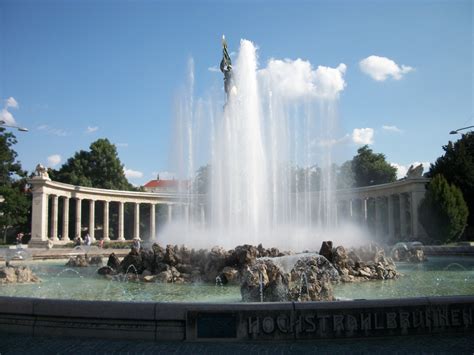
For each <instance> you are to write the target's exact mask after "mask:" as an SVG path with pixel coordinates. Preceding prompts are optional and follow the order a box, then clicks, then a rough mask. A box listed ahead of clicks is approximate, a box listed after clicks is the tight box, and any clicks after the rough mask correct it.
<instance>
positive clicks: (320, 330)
mask: <svg viewBox="0 0 474 355" xmlns="http://www.w3.org/2000/svg"><path fill="white" fill-rule="evenodd" d="M220 68H221V70H222V72H223V74H224V91H225V94H226V100H225V104H224V105H222V103H221V102H219V100H209V102H204V101H203V100H201V99H195V98H194V96H193V85H192V82H193V81H194V74H193V73H192V71H191V74H190V78H191V80H190V81H191V84H190V87H189V90H187V94H186V95H184V97H183V100H182V102H181V103H180V105H179V109H178V112H177V127H179V128H180V129H181V131H180V134H179V135H178V136H179V137H180V140H179V144H178V145H179V147H178V148H177V151H178V153H179V154H178V157H177V159H176V160H177V161H178V163H179V165H180V167H179V169H178V173H179V175H180V177H181V178H186V179H190V178H192V177H193V176H194V170H195V168H196V167H197V166H199V165H200V164H199V161H200V160H199V159H202V156H203V155H205V154H203V152H202V151H201V150H199V149H198V147H200V146H203V147H209V151H208V153H209V154H208V156H207V157H206V159H208V160H205V161H206V162H207V161H210V165H211V170H210V181H209V186H208V189H209V193H208V194H207V197H206V198H207V201H205V202H206V203H204V204H203V201H202V198H201V197H199V196H198V195H196V192H197V190H196V186H195V184H194V183H191V184H190V186H189V188H187V189H186V191H183V192H184V193H186V194H188V197H189V200H190V201H191V208H190V209H186V212H185V215H186V217H189V218H185V220H188V219H189V220H190V223H189V224H188V223H183V221H177V222H175V223H171V224H170V225H169V226H168V227H167V228H166V229H165V230H163V231H162V232H161V233H160V235H159V242H160V244H161V245H166V244H170V245H168V246H166V247H165V248H164V247H162V246H160V245H157V244H155V245H153V246H152V249H151V250H142V251H139V250H136V249H134V250H132V252H131V253H130V254H129V255H127V256H126V257H125V258H124V260H122V261H120V260H118V258H117V257H116V256H115V255H111V256H110V257H109V261H108V263H107V266H104V267H102V268H100V269H98V270H97V268H96V266H87V265H84V267H82V268H77V271H76V272H74V273H71V272H69V271H67V272H66V271H64V272H62V271H61V270H64V263H63V262H62V263H61V264H59V263H58V262H56V263H51V264H48V263H45V265H43V267H38V266H35V268H37V269H35V271H37V272H38V274H39V276H40V278H41V279H42V280H43V282H42V283H41V284H35V285H24V286H25V287H23V288H21V287H16V288H6V287H2V288H0V293H1V295H2V296H16V297H18V298H3V297H1V296H0V300H1V301H3V300H5V302H3V303H2V302H0V320H2V321H3V323H2V324H7V326H8V325H10V326H12V327H13V328H15V327H16V328H15V329H19V331H25V329H26V331H30V330H31V329H34V333H35V334H42V332H43V333H47V332H50V331H51V329H55V330H58V332H60V333H61V334H70V335H74V336H82V335H84V336H90V335H91V334H93V335H95V336H97V334H99V336H107V337H108V336H122V337H133V338H145V339H154V340H188V341H193V340H207V341H209V340H218V339H224V340H229V339H233V340H235V339H241V340H251V339H257V340H274V339H279V340H291V341H293V340H295V339H316V338H324V337H346V336H350V337H354V336H370V335H375V336H383V335H387V334H388V335H394V334H396V335H403V334H410V333H412V334H419V333H423V332H425V333H427V332H432V331H433V330H435V331H436V330H439V331H444V330H446V329H451V328H452V329H454V330H455V331H466V329H467V330H471V329H473V328H474V306H473V300H472V297H469V296H468V295H471V294H472V284H473V282H474V280H473V278H472V270H473V268H474V262H473V261H472V260H470V259H469V260H464V261H459V260H458V259H455V260H450V261H449V263H448V264H444V263H443V262H442V261H440V260H438V259H436V258H433V259H432V258H430V260H429V261H428V262H426V263H423V264H417V265H416V266H414V265H413V264H402V267H401V270H402V273H404V274H405V276H404V277H401V278H400V279H399V280H394V279H396V278H397V277H398V276H399V273H398V272H397V271H396V270H395V265H394V263H393V262H392V261H391V259H389V258H387V257H385V255H384V254H383V251H382V250H381V249H378V248H375V247H374V248H372V247H371V248H369V249H367V248H366V249H353V250H349V249H348V250H346V249H345V248H344V247H341V246H340V245H341V244H344V245H346V246H347V245H353V246H358V245H361V244H366V243H367V241H368V240H369V238H368V237H367V234H366V232H365V231H364V230H363V229H360V228H357V227H356V226H353V225H349V224H345V223H344V221H342V220H341V219H340V218H338V216H337V213H336V208H335V201H334V191H335V182H334V180H335V179H334V176H333V171H332V169H331V165H332V162H333V153H334V146H335V144H336V143H337V139H336V137H337V135H336V131H337V99H338V95H339V93H340V92H341V91H342V89H343V88H344V86H345V83H344V78H343V76H344V73H345V69H346V67H345V65H344V64H340V65H339V66H337V67H336V68H328V67H321V66H320V67H318V68H317V69H313V68H312V66H311V64H310V63H309V62H307V61H302V60H300V59H298V60H296V61H290V60H283V61H282V60H271V61H270V62H269V63H268V65H267V66H266V67H265V68H262V69H259V68H258V60H257V51H256V47H255V45H254V44H253V43H252V42H250V41H248V40H242V41H241V43H240V50H239V54H238V56H237V58H236V60H235V65H233V64H232V59H231V55H230V54H229V52H228V48H227V43H226V42H225V40H224V41H223V59H222V61H221V65H220ZM203 127H206V129H204V128H203ZM204 130H205V131H208V132H210V134H209V135H207V136H204V137H203V136H202V132H203V131H204ZM316 160H319V161H318V163H319V165H320V166H321V168H322V169H321V170H320V171H319V170H318V171H317V172H316V171H314V170H312V169H311V166H312V164H314V162H315V161H316ZM297 166H303V167H306V169H303V173H301V171H298V170H297V169H295V167H297ZM316 173H319V174H320V176H319V178H320V183H319V186H318V189H317V192H316V191H314V190H315V189H314V186H313V185H314V183H315V182H314V180H313V178H314V174H316ZM204 206H205V207H204ZM204 208H207V210H206V211H204ZM328 239H331V240H332V241H334V243H335V244H334V245H335V246H336V245H339V246H338V247H336V248H332V244H331V243H326V244H325V245H326V247H325V248H326V249H324V250H323V249H321V250H320V252H319V253H317V250H318V248H319V246H320V245H321V242H322V241H323V240H328ZM171 244H174V245H175V246H173V245H171ZM238 244H240V246H237V247H236V245H238ZM258 244H259V245H258ZM261 244H265V246H267V247H268V246H269V245H271V246H273V248H269V249H265V248H264V247H263V246H262V245H261ZM177 245H186V246H189V247H193V248H196V249H188V248H186V247H184V246H180V247H179V246H177ZM215 245H219V246H221V247H225V248H227V249H222V248H219V247H214V248H212V249H211V247H213V246H215ZM256 245H258V247H256ZM329 245H330V247H328V246H329ZM202 247H206V248H208V250H201V249H199V248H202ZM276 247H278V248H280V249H281V250H289V249H291V250H294V251H297V252H302V251H304V250H305V251H310V252H308V253H303V254H298V255H295V254H291V253H290V252H280V250H279V249H277V248H276ZM230 248H234V249H232V250H229V249H230ZM402 249H403V248H402ZM84 254H85V251H84ZM81 257H82V258H84V259H85V258H86V257H85V255H84V256H82V255H81ZM80 260H81V261H80V263H82V259H80ZM66 270H69V269H66ZM431 272H434V274H435V276H431V275H430V273H431ZM97 273H99V274H100V275H97ZM68 274H72V276H73V277H70V276H71V275H69V277H66V276H68ZM453 274H454V275H456V277H453V276H452V275H453ZM48 275H55V277H53V278H51V277H50V276H48ZM122 275H124V276H123V277H122ZM238 275H241V277H242V279H243V281H242V283H240V285H239V283H238V282H236V279H237V278H238ZM129 276H131V277H129ZM458 276H459V277H458ZM129 279H133V280H135V279H142V280H143V281H145V282H128V281H129ZM374 279H377V280H380V281H377V282H375V281H370V280H374ZM338 280H341V281H342V282H341V283H337V284H334V285H333V283H335V282H336V281H338ZM120 281H127V282H120ZM359 281H367V282H365V283H364V284H363V286H361V283H360V282H359ZM84 283H86V284H87V287H85V286H84ZM104 285H105V286H104ZM216 286H218V287H216ZM58 287H60V288H59V289H58ZM65 290H68V293H67V294H66V292H65ZM453 290H454V291H453ZM459 294H462V295H466V297H455V296H456V295H459ZM32 295H34V296H36V297H39V298H46V300H39V299H31V298H28V299H23V298H21V297H25V296H32ZM437 295H448V296H452V297H450V298H448V299H441V300H440V299H437V298H436V297H431V296H437ZM406 296H411V297H417V298H413V299H410V300H408V301H406V300H403V299H402V300H398V301H396V300H393V299H392V300H388V301H384V300H371V301H366V299H377V298H378V299H383V298H401V297H406ZM57 298H63V300H58V299H57ZM71 299H74V300H78V301H71ZM111 299H112V300H114V302H105V301H109V300H111ZM334 299H336V300H338V302H336V303H332V302H329V303H327V302H311V301H312V300H318V301H321V300H322V301H327V300H334ZM242 300H244V301H251V303H243V302H241V301H242ZM344 300H348V301H344ZM349 300H350V301H349ZM90 301H94V302H90ZM115 301H121V302H115ZM282 301H283V302H282ZM300 301H310V302H305V303H303V302H300ZM176 302H182V303H176ZM196 302H207V303H205V304H200V303H196ZM253 302H254V303H253ZM270 302H273V303H270ZM226 303H231V304H230V305H228V304H226ZM5 304H8V305H13V306H11V307H6V306H5ZM438 305H439V307H438ZM5 314H6V315H7V316H4V315H5ZM12 314H13V315H12ZM16 316H18V317H19V318H21V320H22V322H23V323H22V324H20V325H18V323H15V317H16ZM12 319H13V320H12ZM30 319H31V323H28V322H29V321H30ZM9 322H10V323H9ZM0 323H1V322H0ZM71 323H72V324H74V326H73V327H71V328H68V327H69V324H71ZM25 324H26V325H25ZM21 327H24V328H21ZM91 329H92V330H93V331H94V332H95V333H93V332H92V331H91ZM116 334H118V335H116Z"/></svg>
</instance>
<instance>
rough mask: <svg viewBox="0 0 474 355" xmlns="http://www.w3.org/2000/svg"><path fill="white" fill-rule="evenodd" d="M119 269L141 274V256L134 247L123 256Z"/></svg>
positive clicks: (124, 271) (142, 268)
mask: <svg viewBox="0 0 474 355" xmlns="http://www.w3.org/2000/svg"><path fill="white" fill-rule="evenodd" d="M119 270H120V271H121V272H123V273H128V272H130V271H131V272H136V273H137V274H141V273H142V272H143V270H144V267H143V263H142V258H141V255H140V253H139V252H138V251H137V250H136V249H135V248H132V250H131V251H130V253H128V255H127V256H126V257H125V258H123V260H122V262H121V263H120V267H119Z"/></svg>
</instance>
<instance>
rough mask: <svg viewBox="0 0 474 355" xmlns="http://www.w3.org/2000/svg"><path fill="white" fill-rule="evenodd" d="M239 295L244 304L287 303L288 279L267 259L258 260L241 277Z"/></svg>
mask: <svg viewBox="0 0 474 355" xmlns="http://www.w3.org/2000/svg"><path fill="white" fill-rule="evenodd" d="M240 294H241V296H242V301H244V302H260V301H261V300H262V298H263V301H266V302H276V301H280V302H281V301H287V300H288V295H289V290H288V278H287V277H286V276H285V275H284V273H283V272H282V271H281V270H280V269H279V268H278V267H277V266H276V265H275V264H274V263H273V262H272V261H271V260H269V259H259V260H257V261H256V262H255V263H254V264H252V265H251V266H249V267H248V268H247V269H246V270H245V271H244V272H243V275H242V281H241V284H240Z"/></svg>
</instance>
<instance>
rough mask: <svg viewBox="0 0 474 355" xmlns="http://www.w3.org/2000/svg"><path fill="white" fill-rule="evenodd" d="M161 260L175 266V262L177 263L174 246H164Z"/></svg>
mask: <svg viewBox="0 0 474 355" xmlns="http://www.w3.org/2000/svg"><path fill="white" fill-rule="evenodd" d="M163 262H164V263H166V264H168V265H171V266H175V265H176V264H178V263H179V262H178V256H177V255H176V252H175V248H174V247H173V246H172V245H167V246H166V251H165V255H164V257H163Z"/></svg>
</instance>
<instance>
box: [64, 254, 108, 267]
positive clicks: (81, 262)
mask: <svg viewBox="0 0 474 355" xmlns="http://www.w3.org/2000/svg"><path fill="white" fill-rule="evenodd" d="M91 265H94V266H102V265H103V262H102V257H101V256H100V255H94V256H92V257H88V256H87V254H85V255H77V256H76V257H75V258H69V260H68V262H67V263H66V266H68V267H87V266H91Z"/></svg>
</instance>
